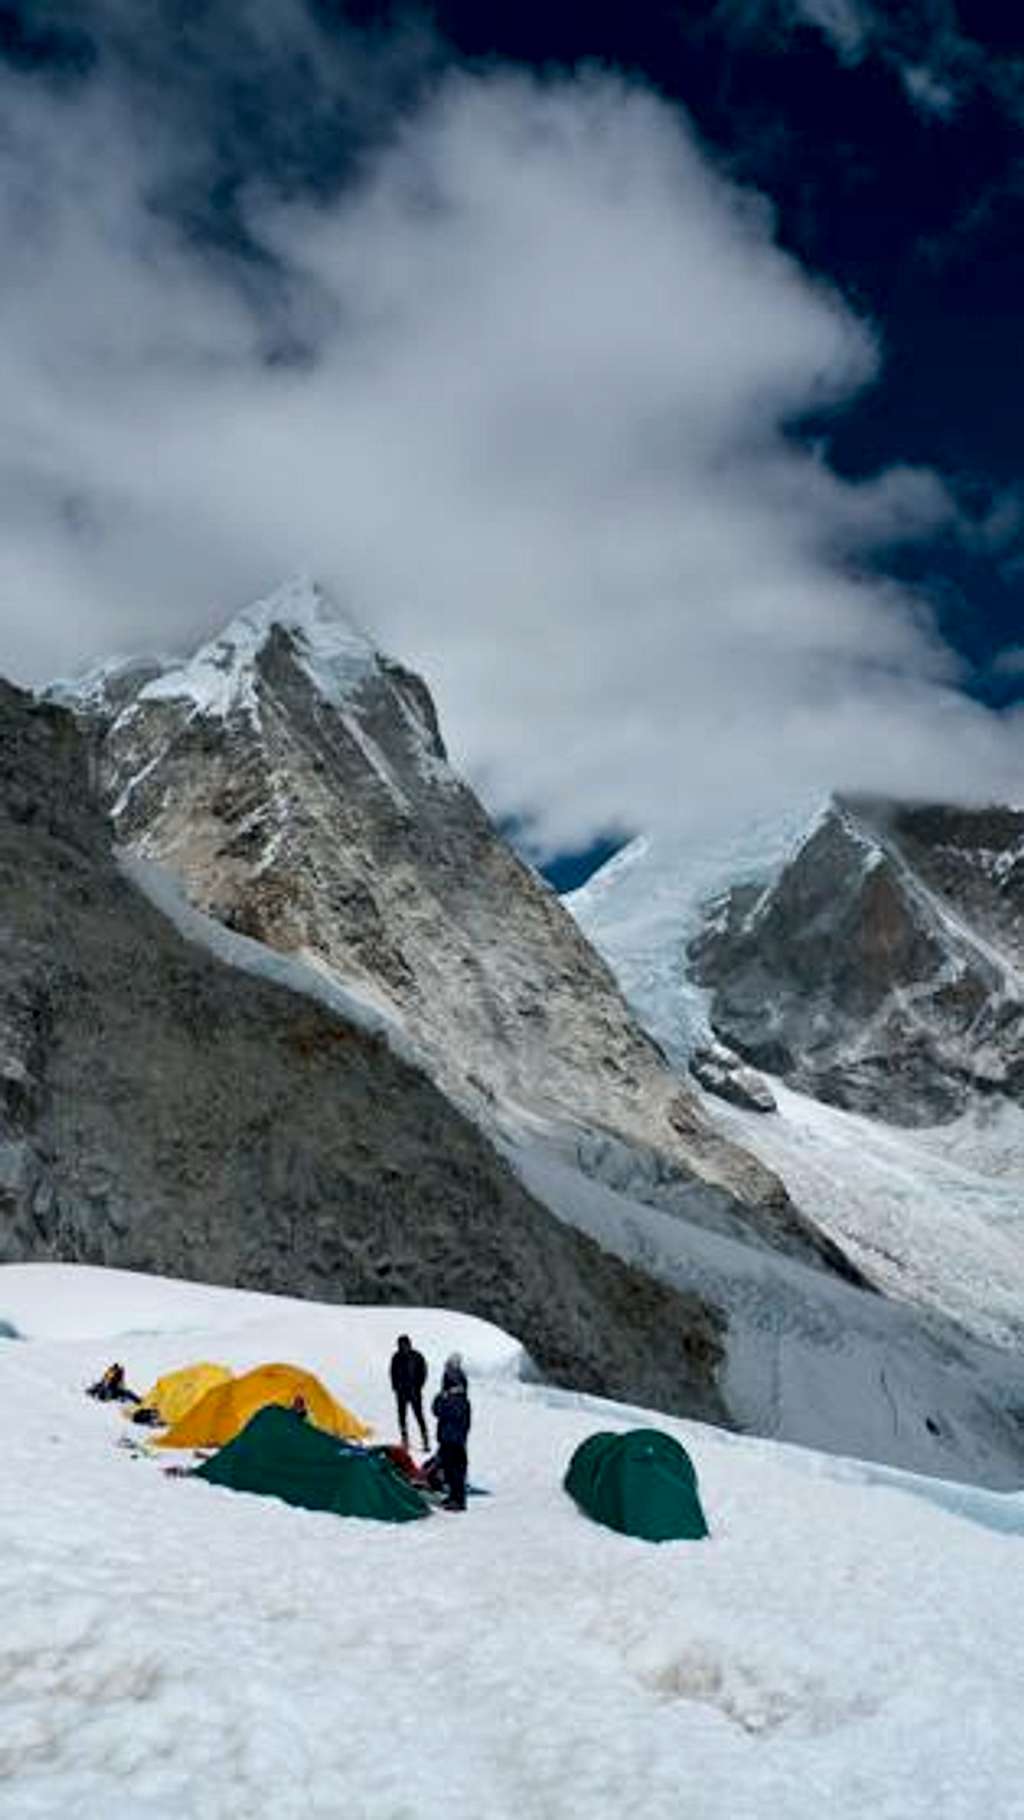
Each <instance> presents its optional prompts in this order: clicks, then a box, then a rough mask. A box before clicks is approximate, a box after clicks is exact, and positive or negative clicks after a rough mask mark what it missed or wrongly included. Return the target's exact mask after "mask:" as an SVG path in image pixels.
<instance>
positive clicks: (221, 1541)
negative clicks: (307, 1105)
mask: <svg viewBox="0 0 1024 1820" xmlns="http://www.w3.org/2000/svg"><path fill="white" fill-rule="evenodd" d="M4 1318H6V1319H7V1320H9V1321H11V1322H13V1323H14V1324H15V1326H16V1327H17V1328H18V1329H19V1331H20V1332H21V1333H23V1334H25V1335H27V1336H29V1337H28V1338H27V1339H26V1340H25V1341H18V1340H10V1341H5V1342H0V1408H2V1409H3V1411H4V1448H3V1472H2V1474H0V1610H2V1613H3V1622H2V1624H0V1815H2V1816H4V1820H8V1817H10V1820H37V1817H39V1816H47V1817H48V1820H49V1817H56V1816H58V1815H59V1816H61V1820H108V1816H109V1817H114V1816H116V1820H171V1817H172V1816H173V1817H174V1820H193V1817H194V1820H235V1817H237V1820H242V1817H243V1816H244V1820H252V1816H254V1815H260V1816H266V1817H269V1820H292V1817H294V1820H300V1817H301V1820H307V1817H310V1820H316V1817H321V1820H328V1817H329V1820H341V1816H344V1817H345V1820H420V1817H424V1820H426V1817H428V1816H429V1817H431V1820H432V1817H433V1816H437V1815H444V1816H446V1820H481V1816H486V1817H487V1820H568V1817H569V1816H573V1817H575V1816H577V1815H580V1814H587V1815H588V1816H591V1817H592V1820H634V1817H635V1820H662V1817H664V1820H680V1816H684V1815H685V1816H686V1820H767V1816H773V1817H777V1820H821V1817H822V1816H824V1815H825V1814H827V1815H828V1817H829V1820H863V1816H864V1815H865V1814H868V1813H870V1814H871V1815H872V1817H873V1820H918V1817H922V1820H923V1817H925V1816H927V1820H997V1817H998V1820H1014V1816H1022V1815H1024V1735H1022V1733H1021V1729H1020V1727H1019V1726H1018V1725H1017V1724H1016V1712H1017V1707H1018V1703H1019V1691H1020V1686H1021V1679H1022V1675H1024V1626H1022V1624H1021V1622H1020V1609H1019V1601H1018V1598H1017V1597H1016V1596H1015V1589H1016V1587H1017V1585H1018V1583H1019V1581H1020V1578H1021V1567H1022V1564H1024V1533H1022V1531H1024V1504H1022V1501H1021V1500H1020V1499H1018V1498H1008V1497H1000V1496H998V1495H996V1494H991V1493H981V1492H976V1491H964V1490H961V1489H960V1488H957V1487H953V1486H948V1485H947V1486H942V1485H936V1484H934V1483H932V1482H927V1481H922V1480H913V1479H910V1478H909V1477H903V1478H901V1477H900V1475H898V1474H893V1473H887V1472H886V1471H885V1470H884V1469H879V1468H862V1467H860V1466H858V1465H856V1464H855V1463H851V1462H842V1461H837V1460H834V1459H825V1458H823V1457H821V1456H818V1455H815V1454H811V1453H806V1452H802V1451H801V1450H799V1449H793V1448H783V1447H779V1446H775V1445H773V1444H771V1443H768V1442H763V1441H760V1442H759V1441H750V1440H737V1439H735V1438H732V1437H729V1436H727V1435H724V1434H721V1433H719V1432H717V1431H714V1430H711V1429H706V1428H701V1427H698V1426H696V1425H693V1424H687V1423H683V1422H671V1421H666V1420H664V1419H662V1418H658V1422H659V1426H662V1427H665V1428H668V1429H670V1430H672V1431H673V1432H675V1433H677V1434H678V1435H680V1437H681V1438H682V1439H683V1440H684V1442H685V1443H686V1445H687V1446H688V1447H689V1448H690V1450H691V1453H692V1455H693V1457H694V1460H695V1462H696V1465H697V1468H698V1471H699V1474H700V1481H701V1489H702V1493H703V1497H704V1502H705V1506H706V1509H707V1513H708V1516H709V1520H710V1523H711V1529H712V1537H711V1539H710V1540H709V1541H707V1542H703V1543H696V1544H694V1543H678V1544H670V1545H662V1546H660V1547H657V1546H652V1545H648V1544H644V1543H641V1542H636V1541H631V1540H628V1539H626V1538H624V1537H621V1536H618V1535H615V1534H613V1533H612V1532H610V1531H607V1530H603V1529H601V1528H599V1527H597V1526H596V1525H593V1524H591V1523H589V1522H588V1521H587V1520H586V1519H585V1518H583V1517H582V1516H581V1515H580V1514H579V1513H578V1512H577V1510H576V1509H575V1507H574V1505H573V1504H572V1503H571V1502H570V1500H569V1499H568V1498H567V1497H566V1496H565V1494H564V1493H563V1491H562V1490H561V1485H560V1481H561V1477H562V1474H563V1472H564V1469H565V1466H566V1464H567V1461H568V1459H569V1456H570V1454H571V1452H572V1449H573V1448H574V1446H575V1445H576V1443H577V1442H578V1441H579V1440H580V1439H581V1438H582V1437H583V1436H584V1435H586V1434H588V1433H590V1432H591V1431H592V1430H593V1429H594V1428H596V1427H620V1426H625V1425H628V1424H630V1423H631V1422H633V1421H634V1420H636V1419H637V1415H636V1412H629V1411H625V1410H622V1409H621V1408H619V1407H617V1406H614V1405H609V1404H600V1403H598V1402H596V1401H594V1400H592V1399H589V1398H582V1397H574V1396H572V1395H569V1394H566V1393H558V1392H554V1391H550V1390H546V1389H545V1388H544V1387H542V1386H539V1385H535V1384H528V1383H525V1382H522V1381H520V1380H519V1379H518V1377H517V1375H516V1373H517V1366H518V1362H519V1358H520V1354H519V1349H518V1347H517V1346H516V1344H515V1342H514V1341H512V1340H510V1339H509V1338H508V1337H506V1336H504V1335H502V1334H500V1333H498V1332H497V1331H496V1330H495V1329H493V1328H489V1327H487V1326H486V1325H485V1324H484V1323H481V1322H477V1321H471V1320H469V1319H467V1318H465V1317H462V1316H459V1315H455V1314H446V1313H443V1312H439V1311H435V1310H430V1311H427V1310H407V1311H404V1310H397V1309H387V1310H381V1309H362V1308H352V1307H338V1308H329V1309H328V1308H321V1307H317V1306H315V1305H310V1304H303V1303H299V1302H294V1301H288V1300H285V1299H280V1300H278V1299H276V1298H271V1297H265V1296H254V1295H248V1294H240V1293H237V1292H233V1291H229V1290H210V1289H205V1288H203V1287H201V1286H197V1285H191V1284H184V1285H181V1284H175V1283H171V1282H163V1281H160V1280H159V1279H153V1278H146V1277H137V1276H133V1275H129V1274H128V1273H122V1272H105V1271H99V1270H89V1269H83V1268H81V1267H77V1268H76V1267H74V1266H58V1265H53V1266H50V1265H21V1266H19V1265H13V1266H7V1267H5V1268H2V1269H0V1319H4ZM403 1327H408V1329H409V1330H410V1331H411V1332H412V1333H413V1335H414V1336H415V1338H416V1339H417V1340H418V1341H419V1342H420V1343H421V1344H422V1345H423V1347H424V1349H425V1350H426V1351H427V1353H428V1355H429V1357H430V1359H431V1363H432V1365H433V1367H434V1372H435V1375H436V1370H437V1366H438V1364H439V1362H440V1359H441V1357H442V1355H443V1353H444V1352H445V1351H446V1350H447V1349H448V1348H449V1347H451V1346H453V1345H457V1346H459V1347H460V1348H461V1350H462V1351H463V1352H464V1353H465V1355H466V1358H467V1361H468V1364H469V1369H470V1375H471V1379H472V1393H473V1401H474V1427H473V1434H472V1436H471V1471H472V1476H473V1478H474V1479H476V1480H477V1481H479V1482H481V1483H484V1484H486V1485H487V1486H489V1487H490V1488H491V1490H492V1492H493V1496H491V1497H488V1498H479V1499H474V1500H471V1503H470V1508H469V1510H468V1512H467V1513H466V1515H465V1516H464V1517H447V1516H444V1515H442V1514H437V1515H435V1516H432V1517H431V1518H430V1519H429V1520H428V1521H426V1522H424V1523H421V1524H412V1525H409V1526H407V1527H403V1528H398V1529H392V1528H390V1527H387V1526H384V1525H374V1524H370V1523H363V1522H356V1521H342V1520H340V1519H338V1518H336V1517H333V1516H330V1515H327V1514H320V1513H311V1512H303V1511H296V1510H293V1509H290V1508H288V1507H287V1506H285V1505H283V1504H279V1503H277V1502H275V1501H273V1500H270V1499H262V1498H252V1497H244V1496H239V1495H237V1494H234V1493H232V1492H229V1491H226V1490H223V1489H220V1488H216V1487H212V1486H208V1485H205V1484H202V1483H198V1482H197V1483H191V1482H189V1481H187V1480H185V1481H183V1480H180V1479H173V1478H167V1477H165V1476H164V1475H163V1473H162V1472H161V1470H160V1467H159V1465H158V1464H157V1463H156V1462H154V1461H152V1460H149V1459H141V1458H135V1457H133V1456H132V1455H131V1454H129V1453H128V1452H127V1451H125V1450H121V1449H119V1448H118V1447H117V1446H116V1445H115V1443H116V1441H117V1439H118V1438H119V1436H120V1435H121V1434H122V1433H123V1432H124V1431H125V1426H126V1425H125V1424H124V1423H123V1422H122V1420H121V1418H120V1417H119V1415H118V1414H117V1413H116V1411H113V1410H111V1409H110V1408H107V1407H101V1406H97V1405H94V1404H92V1403H90V1402H89V1401H88V1400H86V1399H85V1398H84V1397H83V1396H82V1394H81V1386H82V1385H83V1383H84V1382H85V1381H86V1380H88V1379H89V1378H90V1377H91V1376H92V1375H93V1374H94V1373H95V1372H97V1371H98V1370H99V1369H100V1368H101V1367H102V1366H103V1365H104V1364H106V1363H107V1362H108V1360H109V1359H110V1358H112V1357H115V1356H116V1357H120V1358H122V1359H123V1361H124V1362H125V1364H126V1366H127V1367H128V1370H129V1373H130V1377H131V1379H132V1380H133V1381H135V1382H136V1383H138V1384H144V1383H145V1382H146V1381H147V1380H148V1379H149V1378H150V1377H152V1376H154V1375H155V1374H156V1373H157V1372H159V1371H162V1370H164V1369H167V1368H170V1367H173V1366H174V1365H176V1364H179V1363H184V1362H186V1361H187V1360H189V1359H192V1358H197V1357H213V1358H219V1359H223V1360H224V1361H226V1362H227V1363H229V1364H232V1365H235V1366H238V1367H242V1366H245V1365H248V1364H250V1363H253V1362H255V1361H257V1360H259V1359H260V1358H261V1357H270V1358H281V1357H284V1358H293V1359H295V1360H296V1361H298V1362H302V1363H305V1364H308V1365H310V1366H312V1367H313V1368H314V1369H315V1370H317V1371H319V1372H320V1373H321V1375H322V1376H324V1377H325V1378H326V1380H327V1381H328V1382H329V1383H330V1384H331V1386H332V1387H333V1388H334V1389H335V1390H337V1392H338V1393H339V1394H340V1395H341V1396H343V1397H344V1398H346V1399H347V1400H349V1401H350V1402H351V1404H352V1406H353V1407H354V1408H355V1409H357V1410H358V1411H359V1412H360V1413H361V1414H363V1415H365V1416H368V1417H369V1418H370V1419H371V1420H373V1421H375V1422H376V1423H377V1424H378V1425H379V1427H380V1429H381V1431H382V1432H383V1433H384V1434H387V1433H389V1432H390V1428H391V1412H390V1405H389V1397H388V1392H387V1373H386V1367H387V1359H388V1355H389V1352H390V1348H391V1344H392V1341H393V1338H394V1335H395V1333H396V1332H398V1331H399V1330H400V1329H401V1328H403ZM640 1419H643V1418H642V1417H641V1418H640ZM943 1505H952V1506H953V1508H942V1506H943ZM965 1512H966V1513H970V1514H964V1513H965Z"/></svg>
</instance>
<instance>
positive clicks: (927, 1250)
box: [564, 802, 1024, 1350]
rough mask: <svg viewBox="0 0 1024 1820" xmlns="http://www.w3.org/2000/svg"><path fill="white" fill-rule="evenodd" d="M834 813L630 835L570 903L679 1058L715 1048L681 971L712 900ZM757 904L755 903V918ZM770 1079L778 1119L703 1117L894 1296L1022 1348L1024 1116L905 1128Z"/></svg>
mask: <svg viewBox="0 0 1024 1820" xmlns="http://www.w3.org/2000/svg"><path fill="white" fill-rule="evenodd" d="M828 808H829V805H828V803H827V802H821V803H819V804H817V805H815V804H808V803H804V804H797V805H795V806H794V808H793V810H792V812H791V813H789V814H786V815H783V816H781V817H779V818H778V819H777V820H771V821H763V822H761V823H756V824H753V825H745V826H743V827H741V828H737V829H732V830H728V831H725V832H723V833H722V834H721V835H720V836H719V837H718V838H717V839H715V840H713V841H709V842H708V843H707V844H699V843H694V842H683V841H671V840H668V839H660V840H637V841H634V842H633V843H632V844H631V845H630V846H629V847H626V848H624V849H623V851H622V852H621V853H619V854H617V855H616V856H615V858H614V859H612V860H611V861H610V862H609V863H608V864H607V865H606V866H604V867H603V868H602V869H601V871H600V872H598V873H597V874H595V876H594V878H593V879H591V880H590V881H589V882H588V884H586V885H585V886H584V887H583V888H582V889H581V890H580V891H577V892H575V893H573V894H572V895H571V896H569V897H568V898H566V899H565V900H564V901H565V902H566V903H567V905H568V907H569V908H570V909H571V910H572V912H573V914H574V915H575V916H576V917H577V920H578V921H579V923H580V925H581V927H582V929H583V931H584V934H586V935H587V936H588V937H589V938H590V939H591V940H592V941H593V942H594V944H595V946H596V947H597V948H598V949H599V951H600V952H601V953H602V954H603V955H604V957H605V959H606V960H607V961H608V963H609V965H610V966H611V967H612V969H613V971H614V972H615V974H616V977H617V979H618V981H619V984H620V986H621V987H622V989H623V991H624V992H625V994H626V997H627V998H628V1000H629V1001H630V1004H631V1006H632V1008H633V1010H634V1011H635V1013H636V1014H637V1016H638V1017H639V1019H640V1021H641V1022H642V1023H643V1025H644V1026H645V1028H646V1029H647V1030H649V1031H650V1032H651V1034H652V1035H653V1036H654V1037H655V1038H656V1039H657V1041H658V1042H659V1043H660V1044H661V1045H662V1047H663V1048H664V1049H665V1050H666V1052H667V1053H668V1054H669V1055H670V1056H672V1057H673V1059H674V1060H676V1061H677V1062H678V1063H679V1064H683V1063H684V1062H686V1061H687V1060H688V1059H689V1057H690V1055H691V1054H692V1053H693V1050H694V1049H695V1048H696V1047H697V1046H699V1045H700V1044H702V1043H705V1042H707V1041H708V1030H707V1007H708V1003H709V1000H710V997H711V994H710V992H708V991H705V990H704V989H703V988H701V987H699V986H697V985H696V984H695V983H694V982H693V981H692V980H691V979H690V978H689V977H688V975H687V971H686V966H687V963H686V949H687V945H688V943H689V942H690V941H691V940H692V939H693V937H694V936H695V935H696V934H697V933H698V932H699V930H700V928H701V926H702V924H703V922H704V920H705V917H706V916H707V914H708V910H709V906H711V914H713V913H714V912H713V905H714V902H715V900H716V898H717V897H719V896H721V895H722V894H723V893H724V892H725V891H726V890H727V889H728V888H729V887H730V886H734V885H742V884H744V883H750V884H756V883H760V884H764V885H767V884H768V883H769V882H770V881H771V880H773V879H774V878H775V877H777V875H778V873H779V872H780V871H781V869H782V867H783V865H784V864H785V863H786V861H787V859H789V858H790V857H792V855H793V853H794V852H795V851H796V849H797V848H798V847H799V846H802V845H803V844H804V842H805V840H806V839H807V838H809V836H810V834H811V832H812V831H813V828H814V827H815V826H816V825H817V824H818V823H819V822H820V820H821V818H822V816H823V815H824V814H825V813H827V811H828ZM851 825H852V824H851ZM864 851H865V864H867V865H870V864H873V863H875V857H876V855H877V851H878V849H877V848H873V847H872V844H871V842H870V841H865V842H864ZM890 861H891V863H893V864H899V863H901V862H899V861H898V857H897V858H893V856H892V855H890ZM914 890H915V891H916V892H918V893H919V894H920V895H921V896H922V897H926V898H927V901H928V904H929V906H930V908H931V911H932V913H933V914H934V915H935V916H936V917H937V918H938V919H939V920H940V921H941V922H942V924H943V925H944V926H945V928H946V929H947V931H948V933H949V935H950V937H951V940H952V941H954V942H956V943H960V944H962V945H963V946H964V948H965V949H969V950H973V951H975V952H977V953H982V954H983V955H984V957H985V959H986V960H987V961H988V963H989V964H990V965H991V968H992V970H993V973H994V974H995V975H996V976H997V977H999V978H1001V979H1003V980H1004V981H1005V982H1006V989H1007V992H1008V993H1014V994H1016V995H1017V996H1021V997H1024V979H1022V977H1021V975H1020V972H1019V969H1016V968H1015V967H1014V965H1013V962H1012V959H1011V958H1010V957H1008V956H1007V954H1006V953H1005V952H1003V951H1002V950H999V949H996V948H995V947H994V946H993V945H992V944H991V943H986V942H985V940H984V937H983V936H981V935H979V934H978V932H977V930H976V929H974V928H973V927H972V928H970V929H966V928H964V927H963V926H962V925H961V924H960V923H959V922H958V920H957V919H956V918H955V916H954V914H953V912H952V911H951V909H950V907H949V905H948V904H947V903H945V902H944V901H940V900H939V899H938V898H937V897H936V895H935V894H934V893H932V892H928V891H927V889H926V887H925V886H924V885H923V884H922V883H921V882H920V881H919V880H915V881H914ZM757 908H758V905H757V901H756V900H755V902H754V904H753V906H752V908H751V910H750V911H749V913H748V915H749V916H752V917H753V916H756V915H757ZM951 952H953V950H952V949H951ZM770 1085H771V1091H772V1093H773V1094H774V1095H775V1098H776V1101H777V1104H778V1113H777V1115H769V1116H764V1115H761V1114H758V1113H754V1112H747V1111H744V1110H742V1109H740V1108H737V1107H735V1106H727V1105H725V1104H724V1103H723V1102H722V1101H721V1100H720V1099H717V1098H715V1099H712V1098H711V1097H710V1096H706V1097H705V1108H706V1111H707V1114H708V1116H709V1117H710V1118H713V1120H714V1122H715V1124H716V1126H717V1127H718V1129H719V1130H721V1131H722V1132H723V1133H725V1134H726V1135H728V1136H729V1137H731V1138H732V1140H733V1141H734V1142H735V1143H737V1144H739V1145H742V1146H743V1148H744V1149H746V1150H747V1151H749V1152H751V1153H752V1154H753V1155H755V1156H756V1157H758V1158H759V1160H760V1161H761V1162H762V1163H765V1164H766V1165H767V1166H768V1168H769V1169H772V1170H774V1171H775V1172H776V1173H777V1174H778V1175H779V1176H781V1178H782V1180H783V1181H784V1182H785V1184H786V1187H787V1189H788V1190H789V1192H790V1194H791V1195H792V1197H793V1199H794V1201H795V1202H796V1203H797V1205H798V1206H799V1207H802V1208H803V1209H804V1210H805V1211H806V1212H807V1213H809V1214H811V1215H812V1216H813V1218H814V1219H815V1221H816V1222H817V1223H818V1224H819V1225H820V1226H821V1227H822V1228H823V1229H824V1230H825V1231H826V1232H827V1233H828V1234H829V1236H830V1237H831V1238H833V1239H834V1240H835V1241H836V1242H837V1243H838V1244H839V1245H840V1246H841V1247H842V1249H843V1250H844V1251H845V1252H846V1253H847V1255H848V1256H849V1257H850V1258H851V1259H852V1260H853V1261H854V1262H855V1263H856V1264H858V1265H859V1266H860V1268H861V1269H862V1270H863V1271H864V1272H865V1274H866V1275H867V1276H868V1277H869V1279H870V1280H871V1281H872V1282H874V1283H876V1284H877V1285H878V1286H879V1287H880V1288H881V1289H883V1290H884V1292H885V1293H886V1294H887V1295H890V1296H895V1297H898V1298H900V1299H902V1300H905V1301H909V1302H914V1303H918V1304H920V1305H922V1306H924V1307H930V1308H934V1309H937V1310H939V1311H941V1312H943V1313H945V1314H947V1315H949V1316H950V1317H952V1318H953V1319H954V1320H956V1321H957V1322H959V1323H960V1324H961V1325H962V1326H963V1327H964V1328H965V1329H966V1330H967V1331H968V1332H970V1333H972V1334H974V1335H976V1336H977V1337H979V1338H981V1339H983V1340H985V1341H987V1342H991V1343H994V1344H996V1345H1001V1346H1007V1347H1012V1348H1014V1349H1015V1350H1020V1349H1022V1348H1024V1201H1022V1198H1021V1194H1020V1183H1021V1181H1022V1179H1024V1112H1021V1110H1020V1109H1019V1108H1017V1107H1015V1106H1012V1105H1010V1104H1009V1103H1007V1102H1005V1101H1003V1102H997V1101H992V1102H984V1101H982V1102H979V1103H976V1104H975V1105H974V1106H973V1107H972V1109H971V1110H970V1111H969V1112H968V1113H966V1114H965V1115H964V1116H963V1117H961V1118H958V1119H956V1120H954V1121H952V1122H950V1123H947V1124H943V1125H936V1126H932V1127H928V1126H926V1127H919V1128H915V1129H909V1130H908V1129H902V1128H900V1127H897V1126H893V1125H890V1124H887V1123H884V1122H883V1121H881V1120H880V1119H874V1118H870V1117H867V1116H864V1115H860V1114H857V1113H853V1112H847V1111H843V1110H840V1109H839V1108H837V1107H833V1106H827V1105H823V1104H821V1103H819V1102H818V1101H816V1100H814V1099H813V1098H811V1097H810V1096H808V1095H806V1094H801V1093H796V1092H794V1091H792V1090H791V1089H790V1088H787V1087H786V1086H785V1085H783V1083H781V1082H780V1081H777V1080H775V1079H774V1078H771V1080H770Z"/></svg>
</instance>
